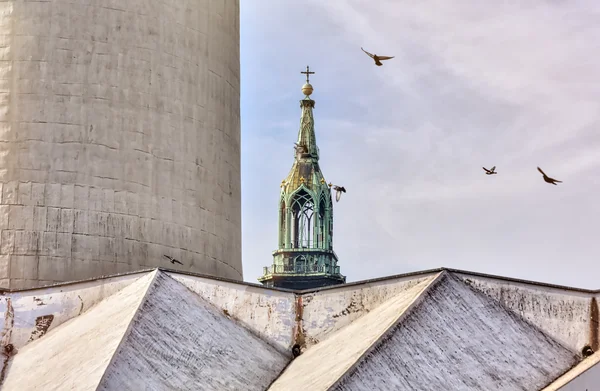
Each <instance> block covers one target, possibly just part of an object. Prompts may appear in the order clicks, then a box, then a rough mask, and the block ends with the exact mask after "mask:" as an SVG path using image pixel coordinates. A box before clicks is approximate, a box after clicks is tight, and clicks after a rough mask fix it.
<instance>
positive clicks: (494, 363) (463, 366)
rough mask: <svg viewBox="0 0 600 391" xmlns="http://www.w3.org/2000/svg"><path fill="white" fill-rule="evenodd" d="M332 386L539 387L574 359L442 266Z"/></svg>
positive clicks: (485, 389) (500, 389) (483, 390)
mask: <svg viewBox="0 0 600 391" xmlns="http://www.w3.org/2000/svg"><path fill="white" fill-rule="evenodd" d="M422 295H423V300H421V301H420V302H419V303H418V304H417V305H416V306H415V307H413V308H412V310H411V311H410V314H409V315H408V316H407V317H406V318H405V319H403V321H402V322H401V323H400V324H398V325H397V326H396V327H395V328H394V330H393V332H392V333H390V335H388V336H386V337H385V338H383V340H382V341H380V342H379V343H378V344H377V345H376V346H374V348H373V349H372V350H371V351H370V352H369V354H368V355H367V357H366V358H364V359H363V360H362V361H361V362H359V363H358V365H357V366H356V367H355V368H353V370H351V371H350V372H348V373H347V374H346V376H345V377H344V379H343V380H342V381H341V382H340V383H339V384H338V385H337V386H336V388H335V389H336V390H407V391H415V390H420V391H421V390H422V391H425V390H432V391H434V390H435V391H437V390H481V391H489V390H498V391H512V390H514V391H517V390H518V391H521V390H532V391H533V390H539V389H540V388H542V387H544V386H545V385H546V384H548V379H555V378H557V377H558V376H560V375H561V374H562V373H564V372H565V371H567V370H568V369H570V368H571V367H572V366H573V365H575V364H576V363H577V362H578V361H579V358H578V356H577V354H576V353H575V352H572V351H569V350H568V349H567V348H566V347H564V346H562V345H561V344H560V343H558V342H557V341H555V340H553V339H552V338H550V337H549V336H548V335H546V334H544V333H543V332H542V331H540V330H539V329H537V328H535V327H534V326H532V325H531V324H529V323H527V322H525V321H523V320H522V319H521V318H520V317H519V316H518V315H515V314H514V313H512V312H511V311H509V310H507V309H505V308H504V307H503V306H502V305H500V304H499V303H498V302H496V301H495V300H491V299H490V298H488V297H487V296H486V295H484V294H482V293H480V292H477V291H476V290H474V289H472V288H470V287H468V286H467V285H465V284H464V283H463V282H462V281H460V280H459V279H458V278H457V277H454V276H452V275H451V274H450V273H447V272H444V275H443V276H442V279H440V280H439V281H436V283H434V284H432V286H431V287H429V288H428V289H427V290H425V291H424V292H423V294H422Z"/></svg>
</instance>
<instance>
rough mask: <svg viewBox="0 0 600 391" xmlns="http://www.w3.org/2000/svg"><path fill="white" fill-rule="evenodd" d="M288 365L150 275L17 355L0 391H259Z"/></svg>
mask: <svg viewBox="0 0 600 391" xmlns="http://www.w3.org/2000/svg"><path fill="white" fill-rule="evenodd" d="M290 358H291V357H290V356H289V355H285V354H283V353H281V352H280V351H278V350H277V349H276V348H275V347H274V346H272V345H270V344H269V343H268V342H265V341H263V340H262V339H261V338H259V337H258V336H256V335H255V334H254V333H253V332H251V331H250V330H248V329H246V328H245V327H243V326H242V325H240V324H238V323H237V322H236V321H234V320H233V319H231V318H230V317H228V316H226V315H225V314H224V313H223V311H222V310H220V309H218V308H216V307H214V306H213V305H211V304H210V303H209V302H207V301H206V300H204V299H203V298H201V297H200V296H198V295H196V294H195V293H194V292H192V291H191V290H189V289H188V288H186V287H185V286H183V285H182V284H180V283H179V282H177V281H175V280H174V279H172V278H171V277H169V276H167V275H166V273H164V272H162V271H160V270H158V269H157V270H155V271H154V272H151V273H146V274H145V275H142V276H141V277H139V278H138V279H137V280H136V281H134V282H132V283H131V284H130V285H129V286H126V287H125V288H123V289H121V290H120V291H118V292H116V293H114V294H113V295H111V296H109V297H107V298H105V299H104V300H102V301H101V302H100V303H98V304H97V305H96V306H94V307H92V308H90V309H89V310H88V311H85V312H83V313H82V314H80V315H78V316H76V317H75V318H73V319H70V320H68V321H66V322H65V323H63V324H61V325H59V326H57V327H56V328H54V329H53V330H51V331H50V332H48V333H47V334H45V335H43V336H42V337H41V338H39V339H37V340H33V341H30V342H29V343H27V345H25V346H24V347H22V348H21V349H19V350H18V352H17V354H15V355H14V356H12V357H11V360H10V362H9V363H10V364H9V368H8V371H7V375H6V377H5V379H4V382H3V384H2V390H15V391H17V390H18V391H26V390H36V389H44V390H57V391H58V390H65V389H67V390H68V389H77V390H115V389H118V390H123V391H127V390H132V391H133V390H140V389H146V387H147V385H152V387H151V388H152V389H165V390H171V389H178V390H197V389H204V390H222V389H244V390H264V389H265V388H266V387H268V385H269V384H270V383H271V382H272V381H273V380H274V379H275V378H276V377H277V376H278V375H279V374H280V372H281V371H282V370H283V368H284V367H285V366H286V365H287V363H288V362H289V360H290ZM220 372H221V373H220Z"/></svg>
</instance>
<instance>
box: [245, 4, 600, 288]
mask: <svg viewBox="0 0 600 391" xmlns="http://www.w3.org/2000/svg"><path fill="white" fill-rule="evenodd" d="M240 3H241V61H242V221H243V235H242V236H243V243H242V247H243V263H244V278H245V280H247V281H250V282H256V278H257V277H258V276H259V275H260V274H261V272H262V266H267V265H270V264H271V262H272V257H271V252H272V251H273V250H275V249H276V245H277V226H276V223H277V201H278V196H279V184H280V183H281V180H282V179H283V178H284V177H285V176H286V175H287V173H288V172H289V169H290V167H291V165H292V161H293V143H294V141H295V138H296V136H297V132H298V125H299V119H300V108H299V103H298V101H299V100H300V99H302V97H303V96H302V94H301V92H300V87H301V86H302V84H303V82H304V75H301V74H300V72H301V71H302V70H304V69H305V68H306V65H310V67H311V70H313V71H315V72H316V74H315V75H312V76H311V84H313V86H314V88H315V91H314V93H313V96H312V97H313V99H314V100H315V101H316V108H315V113H314V114H315V128H316V134H317V142H318V144H319V148H320V151H321V168H322V170H323V173H324V175H325V179H326V180H327V181H332V182H334V183H337V184H340V185H343V186H345V187H346V189H347V190H348V192H347V193H346V194H344V196H343V197H342V199H341V201H340V202H339V203H337V204H335V209H334V249H335V251H336V253H337V254H338V257H339V259H340V266H341V270H342V273H343V274H345V275H347V277H348V281H349V282H350V281H357V280H363V279H367V278H373V277H383V276H387V275H392V274H398V273H405V272H411V271H417V270H423V269H429V268H435V267H441V266H445V267H451V268H458V269H466V270H470V271H475V272H482V273H491V274H499V275H503V276H508V277H516V278H524V279H531V280H537V281H543V282H548V283H557V284H565V285H573V286H578V287H582V288H600V282H598V278H597V276H598V273H599V272H600V201H599V200H600V54H599V53H600V23H598V21H599V20H600V2H597V1H573V0H572V1H550V0H536V1H514V2H510V4H508V2H504V3H505V4H500V3H501V2H484V3H482V2H480V1H477V0H455V1H446V0H427V1H419V2H415V1H409V0H390V1H380V0H378V1H376V2H374V1H350V0H348V1H342V0H328V1H323V0H319V1H317V0H308V1H307V0H305V1H301V2H294V1H287V0H286V1H281V0H254V1H242V2H240ZM361 46H363V47H364V48H365V49H366V50H368V51H370V52H372V53H377V54H380V55H390V56H396V58H394V59H392V60H390V61H387V62H385V65H384V66H382V67H376V66H375V65H374V64H373V61H372V60H371V59H370V58H369V57H367V56H366V55H365V54H364V53H363V52H362V51H361V50H360V47H361ZM494 165H496V166H497V167H498V168H497V171H498V173H499V174H498V175H494V176H486V175H484V172H483V170H482V168H481V167H482V166H486V167H488V168H489V167H491V166H494ZM536 166H540V167H542V169H544V171H545V172H546V173H547V174H548V175H550V176H552V177H554V178H557V179H559V180H563V181H564V183H562V184H559V185H558V186H553V185H550V184H547V183H545V182H544V181H543V180H542V177H541V175H540V174H539V173H538V172H537V170H536Z"/></svg>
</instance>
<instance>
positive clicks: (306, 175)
mask: <svg viewBox="0 0 600 391" xmlns="http://www.w3.org/2000/svg"><path fill="white" fill-rule="evenodd" d="M307 85H308V84H305V86H304V87H303V91H306V92H310V93H312V86H311V87H310V89H307V88H306V86H307ZM300 107H301V108H302V115H301V117H300V129H299V130H298V141H297V143H296V145H297V149H296V155H295V157H294V163H293V164H292V169H291V170H290V173H289V174H288V176H287V177H286V178H285V179H284V180H283V181H282V182H281V188H282V192H284V193H287V194H291V193H293V192H294V191H296V190H297V189H298V188H299V187H300V186H301V185H304V186H305V187H306V188H308V189H310V190H313V191H315V192H316V193H318V192H319V191H321V190H326V187H327V182H326V181H325V178H324V177H323V173H322V172H321V169H320V167H319V147H318V146H317V138H316V135H315V126H314V125H315V121H314V118H313V113H312V110H313V108H314V107H315V101H314V100H312V99H310V98H309V96H308V95H307V96H306V97H305V98H304V99H302V100H301V101H300Z"/></svg>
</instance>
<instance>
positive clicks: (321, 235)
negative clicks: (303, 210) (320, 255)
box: [317, 193, 327, 248]
mask: <svg viewBox="0 0 600 391" xmlns="http://www.w3.org/2000/svg"><path fill="white" fill-rule="evenodd" d="M326 216H327V198H326V197H325V193H321V196H320V197H319V219H318V220H319V221H318V225H317V247H319V248H326V245H325V227H326V220H327V217H326Z"/></svg>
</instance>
